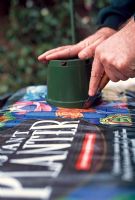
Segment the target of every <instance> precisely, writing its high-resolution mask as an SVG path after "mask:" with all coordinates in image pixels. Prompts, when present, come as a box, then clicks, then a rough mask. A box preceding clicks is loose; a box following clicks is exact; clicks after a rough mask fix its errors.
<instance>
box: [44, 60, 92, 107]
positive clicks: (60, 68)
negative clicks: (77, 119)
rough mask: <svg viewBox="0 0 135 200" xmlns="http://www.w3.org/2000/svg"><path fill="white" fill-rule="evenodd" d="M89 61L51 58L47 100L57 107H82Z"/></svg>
mask: <svg viewBox="0 0 135 200" xmlns="http://www.w3.org/2000/svg"><path fill="white" fill-rule="evenodd" d="M90 63H91V62H90V61H83V60H80V59H68V60H52V61H50V62H49V64H48V72H47V86H48V94H47V101H48V103H50V104H53V105H55V106H58V107H65V108H82V107H83V104H84V102H85V101H86V100H87V98H88V88H89V79H90V73H91V64H90Z"/></svg>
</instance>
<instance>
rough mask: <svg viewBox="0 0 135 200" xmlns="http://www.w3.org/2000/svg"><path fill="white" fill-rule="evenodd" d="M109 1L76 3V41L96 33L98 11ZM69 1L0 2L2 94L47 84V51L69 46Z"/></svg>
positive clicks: (89, 0)
mask: <svg viewBox="0 0 135 200" xmlns="http://www.w3.org/2000/svg"><path fill="white" fill-rule="evenodd" d="M108 1H109V0H74V3H75V19H76V27H77V28H76V33H77V40H78V41H79V40H81V39H83V38H85V37H86V36H88V35H89V34H91V33H93V32H94V30H95V28H96V25H95V24H96V17H97V13H98V12H99V10H100V9H101V8H102V7H104V6H106V5H107V4H108ZM69 2H70V1H69V0H63V1H62V0H1V1H0V24H1V30H0V95H2V94H5V93H7V92H14V91H16V90H18V89H19V88H22V87H25V86H28V85H41V84H46V78H47V77H46V76H47V67H46V66H45V64H43V63H39V62H38V60H37V57H38V55H40V54H41V53H43V52H44V51H46V50H48V49H51V48H54V47H57V46H60V45H66V44H70V43H71V41H72V39H71V26H70V6H69Z"/></svg>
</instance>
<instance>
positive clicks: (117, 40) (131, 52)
mask: <svg viewBox="0 0 135 200" xmlns="http://www.w3.org/2000/svg"><path fill="white" fill-rule="evenodd" d="M134 41H135V22H134V20H133V19H132V20H130V21H129V23H128V24H127V25H126V26H125V27H124V28H122V29H121V30H120V31H118V32H117V33H116V34H114V35H113V36H111V37H110V38H108V39H107V40H105V41H104V42H103V43H101V44H100V45H99V46H98V47H97V48H96V50H95V57H94V62H93V66H92V73H91V80H90V86H89V95H91V96H93V95H95V94H96V92H97V90H98V88H99V84H100V81H101V79H102V76H103V74H104V73H106V74H107V76H108V77H109V79H110V80H112V81H113V82H117V81H119V80H127V79H128V78H133V77H135V43H134Z"/></svg>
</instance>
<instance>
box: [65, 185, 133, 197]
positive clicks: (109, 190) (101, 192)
mask: <svg viewBox="0 0 135 200" xmlns="http://www.w3.org/2000/svg"><path fill="white" fill-rule="evenodd" d="M93 197H94V198H93ZM84 199H85V200H101V199H102V200H134V199H135V190H134V188H127V187H126V188H124V187H118V186H115V185H109V186H108V185H102V186H101V185H97V184H96V185H94V184H93V183H92V184H90V185H87V186H84V187H81V188H77V189H75V190H74V191H72V192H71V193H70V194H69V195H68V196H67V197H66V198H63V199H62V200H84Z"/></svg>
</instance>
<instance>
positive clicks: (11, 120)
mask: <svg viewBox="0 0 135 200" xmlns="http://www.w3.org/2000/svg"><path fill="white" fill-rule="evenodd" d="M46 95H47V87H46V86H30V87H27V88H24V89H22V90H20V91H18V92H16V93H15V94H14V95H12V97H10V98H9V99H8V101H7V103H6V105H5V106H4V108H3V109H2V110H1V112H0V118H1V119H0V127H2V126H4V127H12V126H14V125H17V124H19V123H20V122H23V121H24V120H27V119H45V118H56V117H60V118H72V119H73V118H80V119H85V120H87V121H88V122H90V123H93V124H100V123H101V121H102V119H106V118H108V117H110V116H111V117H112V118H113V116H114V115H116V114H121V115H124V114H126V115H127V118H128V115H129V117H130V114H129V110H128V108H127V105H125V103H123V102H121V101H120V100H119V101H112V102H108V101H103V102H102V103H101V104H100V105H98V106H96V107H92V108H91V109H89V110H87V109H86V110H80V111H79V109H77V111H76V109H72V111H71V109H70V110H68V111H67V110H65V109H63V110H61V108H57V107H55V106H52V105H49V104H48V103H47V102H46ZM59 111H60V112H59ZM65 112H66V114H65ZM5 113H6V114H5ZM68 113H69V114H71V113H73V115H72V116H70V115H68ZM76 113H77V115H76ZM121 117H122V116H120V118H121ZM109 120H110V119H109ZM119 122H120V121H119ZM102 123H108V121H107V122H106V120H105V122H102ZM109 123H110V122H109Z"/></svg>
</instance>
